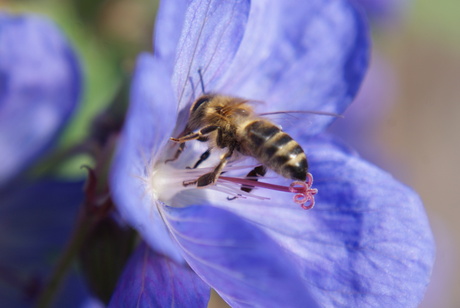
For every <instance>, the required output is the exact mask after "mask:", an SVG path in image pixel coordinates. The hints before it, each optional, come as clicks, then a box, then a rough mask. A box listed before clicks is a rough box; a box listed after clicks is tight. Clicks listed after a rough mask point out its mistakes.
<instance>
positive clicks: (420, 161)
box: [0, 0, 460, 308]
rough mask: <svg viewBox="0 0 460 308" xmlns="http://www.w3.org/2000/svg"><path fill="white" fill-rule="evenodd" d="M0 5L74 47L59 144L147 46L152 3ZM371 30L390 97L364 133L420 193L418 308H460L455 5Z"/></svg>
mask: <svg viewBox="0 0 460 308" xmlns="http://www.w3.org/2000/svg"><path fill="white" fill-rule="evenodd" d="M0 7H1V8H2V9H6V10H8V11H12V12H36V13H41V14H45V15H47V16H49V17H51V18H52V19H53V20H54V21H55V22H56V23H58V24H59V25H60V26H61V27H62V28H63V31H64V32H65V33H66V34H67V36H68V37H69V38H70V40H71V42H72V43H73V45H74V46H75V47H76V49H77V50H78V53H79V55H80V58H81V62H82V65H83V67H84V74H85V94H84V98H83V103H82V106H81V107H80V109H79V111H78V114H77V115H76V116H75V117H74V119H73V121H72V123H71V125H70V126H69V127H67V129H66V131H65V132H64V134H63V136H62V138H61V140H60V145H59V146H60V148H61V149H66V148H68V147H71V146H72V145H73V144H76V143H78V142H80V141H81V140H83V139H84V138H85V137H86V136H87V134H88V131H89V130H90V129H91V125H92V122H93V120H94V118H95V116H96V115H97V114H99V113H100V112H101V111H102V110H103V109H104V108H106V107H107V106H108V105H109V104H110V103H111V102H112V101H113V100H114V99H115V98H116V97H117V93H118V92H119V90H120V88H123V86H124V85H126V84H127V83H128V82H127V80H129V76H130V73H131V72H132V69H133V67H134V64H135V59H136V55H137V54H139V53H140V52H142V51H151V50H152V33H153V26H154V17H155V14H156V9H157V7H158V1H156V0H61V1H58V0H42V1H39V0H37V1H31V0H30V1H27V0H22V1H6V0H3V1H2V0H0ZM373 29H374V30H373V35H374V40H375V42H374V48H375V49H376V50H377V52H378V54H379V56H380V57H382V59H384V61H385V62H384V63H385V64H386V65H388V69H389V70H390V71H391V79H392V80H391V82H392V84H394V88H395V89H394V91H395V93H394V95H392V96H391V97H392V99H393V101H392V102H390V103H391V104H390V106H391V108H389V109H387V110H386V112H385V113H384V114H382V115H381V116H382V118H383V119H382V121H379V122H378V124H376V125H378V126H377V127H375V130H373V131H374V133H373V136H372V138H375V140H378V141H379V142H381V143H382V144H383V148H384V153H382V154H383V155H386V156H387V157H389V161H390V162H391V161H392V162H394V163H390V164H385V168H386V169H389V171H390V172H392V173H393V174H394V175H395V176H396V177H397V178H399V179H400V180H402V181H403V182H405V183H407V184H408V185H410V186H412V187H413V188H414V189H415V190H416V191H418V192H419V194H420V195H421V197H422V199H423V201H424V203H425V206H426V208H427V212H428V215H429V218H430V221H431V224H432V227H433V231H434V233H435V237H436V241H437V246H438V253H437V261H436V265H435V268H434V273H433V279H432V283H431V284H430V286H429V288H428V292H427V295H426V297H425V300H424V302H423V303H422V305H421V307H424V308H428V307H460V292H459V291H460V270H459V259H460V258H459V257H460V220H459V218H460V204H459V203H460V202H459V201H458V199H459V197H458V194H457V193H458V192H459V191H460V188H459V183H460V181H459V177H460V167H459V158H460V137H459V134H460V2H459V1H458V0H439V1H432V0H414V1H411V2H409V4H408V5H407V6H406V8H405V10H404V11H403V12H401V13H400V14H399V16H397V17H396V18H393V19H390V20H386V21H380V22H378V23H375V24H374V27H373ZM125 103H127V102H125ZM90 159H91V158H89V157H88V156H85V155H80V156H76V157H75V158H73V159H72V160H71V161H68V162H66V163H65V164H62V165H59V167H58V168H55V170H53V171H54V172H56V173H57V174H59V175H60V176H63V177H81V176H83V175H84V174H85V173H84V172H85V171H84V170H81V169H80V166H81V165H82V164H91V161H90ZM210 305H211V306H213V305H215V306H214V307H218V306H219V307H220V304H219V303H218V302H216V303H214V302H213V303H211V304H210Z"/></svg>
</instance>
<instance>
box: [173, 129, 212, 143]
mask: <svg viewBox="0 0 460 308" xmlns="http://www.w3.org/2000/svg"><path fill="white" fill-rule="evenodd" d="M218 128H219V126H217V125H208V126H205V127H203V128H202V129H200V130H199V131H197V132H196V133H190V134H187V135H185V136H182V137H179V138H173V137H171V138H169V139H170V140H172V141H175V142H180V143H183V142H187V141H190V140H196V139H200V138H203V137H205V136H206V135H208V134H210V133H212V132H213V131H215V130H216V129H218Z"/></svg>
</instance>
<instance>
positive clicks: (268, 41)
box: [216, 0, 369, 134]
mask: <svg viewBox="0 0 460 308" xmlns="http://www.w3.org/2000/svg"><path fill="white" fill-rule="evenodd" d="M368 54H369V39H368V29H367V26H366V24H365V22H364V20H363V17H362V16H361V15H360V14H359V13H358V12H357V11H356V10H355V9H354V8H353V7H352V6H351V5H350V3H349V2H348V1H343V0H339V1H326V0H314V1H294V0H287V1H277V2H276V3H272V2H269V1H253V2H252V3H251V13H250V18H249V21H248V25H247V27H246V32H245V34H244V37H243V40H242V42H241V44H240V48H239V50H238V53H237V55H236V56H235V59H234V61H233V63H232V66H231V67H230V68H229V69H228V71H227V72H226V75H225V76H224V77H223V78H222V79H221V82H220V83H219V84H218V85H217V86H216V90H217V91H219V92H224V93H227V94H233V95H236V96H240V97H244V98H249V99H255V100H259V101H264V102H266V103H267V107H264V108H265V110H264V112H266V111H267V109H268V111H277V110H318V111H320V110H321V111H328V112H335V113H341V112H343V111H344V110H345V108H346V107H347V106H348V105H349V104H350V103H351V100H352V98H353V97H354V96H355V94H356V92H357V90H358V88H359V86H360V84H361V81H362V79H363V76H364V73H365V71H366V68H367V63H368V58H369V55H368ZM332 120H333V118H331V117H315V118H314V119H313V120H312V121H311V122H312V123H311V124H309V125H308V126H307V127H305V126H303V127H301V129H302V130H304V131H308V133H309V134H315V133H318V132H320V131H322V130H323V129H324V127H325V126H326V125H327V124H328V123H330V122H331V121H332Z"/></svg>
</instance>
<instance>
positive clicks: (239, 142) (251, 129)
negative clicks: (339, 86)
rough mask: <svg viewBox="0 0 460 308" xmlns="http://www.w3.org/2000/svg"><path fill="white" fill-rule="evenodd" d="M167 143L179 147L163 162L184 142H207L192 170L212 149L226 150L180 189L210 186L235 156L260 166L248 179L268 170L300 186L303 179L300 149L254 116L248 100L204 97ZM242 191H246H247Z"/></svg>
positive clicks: (276, 128) (305, 167)
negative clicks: (189, 186)
mask: <svg viewBox="0 0 460 308" xmlns="http://www.w3.org/2000/svg"><path fill="white" fill-rule="evenodd" d="M170 139H171V140H172V141H175V142H178V143H180V146H179V149H178V150H177V152H176V155H175V156H174V157H173V158H172V159H169V160H167V161H166V162H168V161H173V160H175V159H177V158H178V157H179V155H180V153H181V152H182V151H183V149H184V147H185V142H187V141H190V140H198V141H202V142H208V145H209V147H208V150H207V151H206V152H204V153H203V154H202V155H201V157H200V159H199V160H198V161H197V163H196V164H195V165H194V167H193V168H196V167H198V166H199V165H200V164H201V163H202V162H203V161H204V160H206V159H207V158H208V157H209V155H210V152H211V150H212V149H213V148H220V149H226V152H225V153H224V154H223V155H222V156H221V157H220V162H219V163H218V165H217V166H215V168H214V170H213V171H211V172H209V173H206V174H203V175H201V176H200V177H198V178H197V179H196V180H193V181H188V182H184V186H187V185H196V186H197V187H199V188H201V187H206V186H209V185H212V184H214V183H215V182H216V181H217V179H218V178H219V176H220V175H221V173H222V171H223V169H224V167H225V165H226V164H227V162H228V160H229V159H230V158H231V157H232V156H233V155H235V154H237V153H239V154H242V155H246V156H251V157H253V158H255V159H257V160H258V161H259V162H260V164H261V165H260V166H257V167H255V168H254V169H253V170H252V171H251V172H249V174H248V175H247V176H248V177H253V178H254V177H256V176H263V175H265V172H266V168H269V169H271V170H273V171H274V172H276V173H278V174H279V175H281V176H283V177H285V178H288V179H292V180H296V181H302V182H304V181H305V180H306V179H307V173H308V163H307V157H306V155H305V152H304V151H303V149H302V147H301V146H300V145H299V144H298V143H297V142H296V141H295V140H294V139H293V138H292V137H291V136H289V135H288V134H287V133H285V132H283V131H282V129H281V128H280V127H279V126H277V125H276V124H274V123H272V122H271V121H270V120H268V119H266V118H263V117H262V116H261V115H259V114H257V113H256V112H255V111H254V109H253V108H252V106H251V105H250V104H249V101H248V100H244V99H241V98H237V97H231V96H223V95H218V94H204V95H202V96H200V97H199V98H198V99H197V100H196V101H195V102H194V103H193V104H192V106H191V108H190V114H189V119H188V122H187V124H186V127H185V129H184V131H183V132H182V133H181V134H180V135H179V137H177V138H173V137H171V138H170ZM242 189H243V190H245V189H246V191H248V190H249V191H250V189H251V188H248V187H246V188H242Z"/></svg>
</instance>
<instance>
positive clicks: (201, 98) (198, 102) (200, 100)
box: [190, 95, 212, 112]
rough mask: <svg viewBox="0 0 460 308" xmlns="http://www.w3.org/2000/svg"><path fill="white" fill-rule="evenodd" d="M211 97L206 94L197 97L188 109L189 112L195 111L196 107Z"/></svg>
mask: <svg viewBox="0 0 460 308" xmlns="http://www.w3.org/2000/svg"><path fill="white" fill-rule="evenodd" d="M211 98H212V97H210V96H207V95H206V96H201V97H200V98H199V99H197V100H196V101H195V103H194V104H193V106H192V109H191V110H190V112H194V111H196V110H197V109H198V107H200V106H201V105H202V104H204V103H207V102H209V101H210V100H211Z"/></svg>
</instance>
